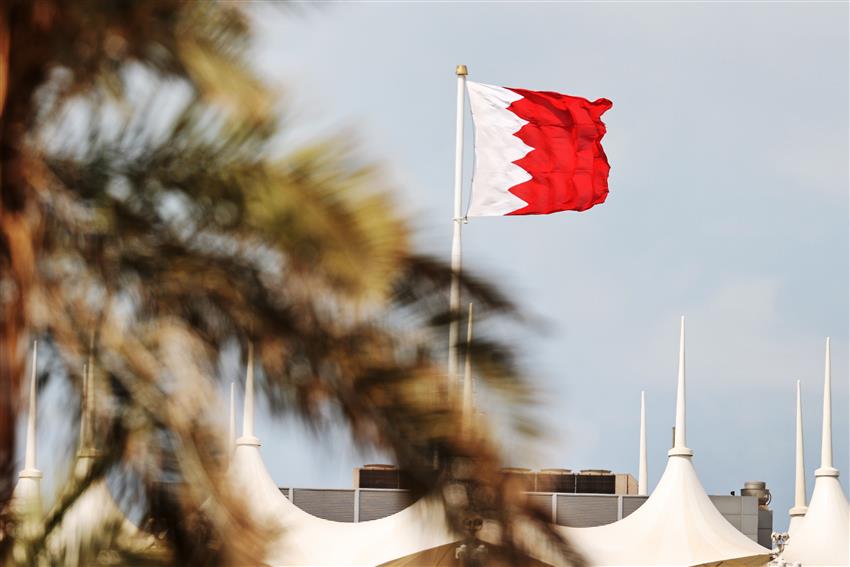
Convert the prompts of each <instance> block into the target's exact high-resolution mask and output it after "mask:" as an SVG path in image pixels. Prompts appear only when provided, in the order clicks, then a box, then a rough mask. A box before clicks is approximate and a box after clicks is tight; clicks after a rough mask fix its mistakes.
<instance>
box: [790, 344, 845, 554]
mask: <svg viewBox="0 0 850 567" xmlns="http://www.w3.org/2000/svg"><path fill="white" fill-rule="evenodd" d="M825 359H826V360H825V368H824V381H823V430H822V437H821V465H820V468H819V469H817V470H816V471H815V488H814V492H813V493H812V500H811V502H809V508H808V511H807V512H806V515H805V517H804V518H803V519H802V522H799V521H798V524H797V525H796V526H795V527H794V531H793V532H792V533H791V534H790V537H789V540H788V545H786V546H785V549H784V551H783V552H782V556H781V559H782V560H783V561H785V562H788V563H791V564H796V563H799V564H802V565H803V566H810V565H847V564H848V548H850V506H848V503H847V497H846V496H845V495H844V490H842V488H841V483H839V482H838V469H836V468H835V467H833V466H832V393H831V381H832V376H831V368H830V355H829V339H828V338H827V339H826V355H825Z"/></svg>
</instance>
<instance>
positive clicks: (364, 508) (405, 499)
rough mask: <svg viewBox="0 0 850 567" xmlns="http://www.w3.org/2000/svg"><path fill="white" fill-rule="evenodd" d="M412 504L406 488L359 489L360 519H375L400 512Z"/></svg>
mask: <svg viewBox="0 0 850 567" xmlns="http://www.w3.org/2000/svg"><path fill="white" fill-rule="evenodd" d="M411 504H412V502H411V498H410V493H409V492H408V491H406V490H367V489H361V490H360V520H359V521H361V522H365V521H368V520H377V519H378V518H384V517H386V516H389V515H390V514H395V513H396V512H400V511H402V510H404V509H405V508H407V507H408V506H410V505H411Z"/></svg>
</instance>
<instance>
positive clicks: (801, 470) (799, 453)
mask: <svg viewBox="0 0 850 567" xmlns="http://www.w3.org/2000/svg"><path fill="white" fill-rule="evenodd" d="M795 464H796V471H795V473H796V478H795V479H794V507H793V508H791V510H789V511H788V515H789V516H791V519H792V520H793V519H794V517H795V516H805V515H806V510H807V509H808V507H807V506H806V465H805V463H804V461H803V404H802V401H801V399H800V381H799V380H797V446H796V463H795Z"/></svg>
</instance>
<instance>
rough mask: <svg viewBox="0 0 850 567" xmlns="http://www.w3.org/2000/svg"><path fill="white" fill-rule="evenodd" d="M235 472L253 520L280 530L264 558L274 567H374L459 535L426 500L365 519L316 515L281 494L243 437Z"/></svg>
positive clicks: (253, 446)
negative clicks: (339, 519)
mask: <svg viewBox="0 0 850 567" xmlns="http://www.w3.org/2000/svg"><path fill="white" fill-rule="evenodd" d="M231 472H232V478H233V479H234V481H235V482H236V488H237V489H238V490H239V494H240V495H242V497H243V498H244V499H245V501H246V503H248V507H249V510H250V512H251V514H252V516H253V517H254V519H255V520H256V521H259V522H260V525H263V526H265V527H270V528H273V529H279V530H280V531H281V533H280V536H279V537H278V538H277V540H276V541H274V542H272V544H271V545H270V546H269V550H268V552H267V557H266V560H265V561H266V562H267V563H268V564H270V565H273V566H275V567H277V566H284V565H315V566H319V565H352V566H353V565H362V566H364V567H371V566H374V565H378V564H380V563H385V562H387V561H390V560H392V559H395V558H398V557H403V556H405V555H409V554H411V553H416V552H418V551H422V550H424V549H428V548H432V547H437V546H439V545H444V544H446V543H451V542H452V541H455V540H456V539H457V537H455V536H453V534H452V533H451V532H450V531H449V530H448V529H447V528H446V525H445V514H444V512H443V508H442V507H441V506H440V505H439V504H436V503H432V502H430V501H426V500H419V501H418V502H416V503H415V504H413V505H412V506H410V507H408V508H405V509H404V510H402V511H401V512H398V513H396V514H393V515H391V516H387V517H386V518H380V519H377V520H370V521H367V522H359V523H347V522H334V521H331V520H325V519H322V518H317V517H315V516H312V515H310V514H308V513H307V512H305V511H303V510H301V509H300V508H298V507H297V506H296V505H295V504H293V503H292V502H290V501H289V500H288V499H287V498H286V497H285V496H283V494H281V492H280V489H278V487H277V485H276V484H275V482H274V481H273V480H272V479H271V477H270V476H269V473H268V471H267V470H266V467H265V464H264V463H263V460H262V457H261V456H260V451H259V447H258V446H257V445H256V444H255V443H254V442H253V440H246V439H245V438H244V437H243V438H240V439H239V440H238V441H237V446H236V452H235V454H234V456H233V462H232V464H231Z"/></svg>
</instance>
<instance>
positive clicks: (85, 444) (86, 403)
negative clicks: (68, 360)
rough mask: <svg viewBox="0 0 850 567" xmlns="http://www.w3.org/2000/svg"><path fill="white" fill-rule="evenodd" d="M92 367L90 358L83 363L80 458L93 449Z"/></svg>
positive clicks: (78, 452)
mask: <svg viewBox="0 0 850 567" xmlns="http://www.w3.org/2000/svg"><path fill="white" fill-rule="evenodd" d="M90 365H91V358H89V361H88V362H85V363H83V399H82V407H81V408H80V448H79V450H78V451H77V456H78V457H86V456H89V455H88V453H89V449H90V448H91V425H90V423H91V413H90V412H91V409H90V398H91V395H92V392H91V384H90V380H89V377H90V372H89V368H90Z"/></svg>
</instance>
